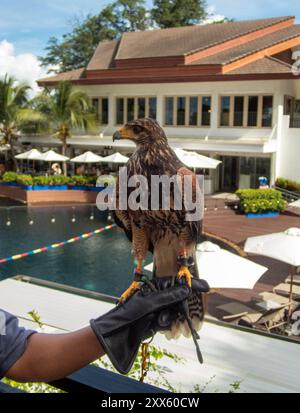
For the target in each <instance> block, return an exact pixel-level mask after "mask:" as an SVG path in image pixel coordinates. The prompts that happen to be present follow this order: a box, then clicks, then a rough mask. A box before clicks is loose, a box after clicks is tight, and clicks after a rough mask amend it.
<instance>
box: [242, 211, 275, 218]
mask: <svg viewBox="0 0 300 413" xmlns="http://www.w3.org/2000/svg"><path fill="white" fill-rule="evenodd" d="M279 215H280V213H279V212H262V213H260V214H247V218H250V219H253V218H274V217H279Z"/></svg>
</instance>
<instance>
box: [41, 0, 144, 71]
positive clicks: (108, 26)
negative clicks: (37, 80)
mask: <svg viewBox="0 0 300 413" xmlns="http://www.w3.org/2000/svg"><path fill="white" fill-rule="evenodd" d="M149 27H150V19H149V16H148V13H147V10H146V8H145V6H144V0H117V1H114V2H113V3H110V4H108V5H107V6H106V7H105V8H104V9H103V10H101V12H100V13H99V14H97V15H95V16H91V15H88V16H87V17H86V18H84V19H83V20H80V19H75V20H74V21H73V24H72V31H71V32H70V33H67V34H66V35H64V36H63V38H62V40H59V39H57V38H56V37H51V38H50V39H49V41H48V44H47V47H46V49H45V50H46V56H45V57H41V58H40V60H41V62H42V64H43V65H44V66H52V67H54V70H52V71H55V72H65V71H68V70H73V69H78V68H81V67H84V66H86V65H87V64H88V63H89V61H90V59H91V57H92V55H93V53H94V51H95V49H96V47H97V45H98V43H99V42H101V41H103V40H113V39H118V38H120V36H121V35H122V33H124V32H127V31H136V30H146V29H147V28H149Z"/></svg>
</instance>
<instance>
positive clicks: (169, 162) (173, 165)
mask: <svg viewBox="0 0 300 413" xmlns="http://www.w3.org/2000/svg"><path fill="white" fill-rule="evenodd" d="M123 139H129V140H130V141H132V142H134V143H135V145H136V149H135V152H134V153H133V155H132V156H131V158H130V159H129V161H128V163H127V165H126V168H127V179H128V180H129V179H130V178H131V177H134V176H143V177H145V178H146V180H147V183H148V195H147V196H148V200H149V202H148V207H149V208H148V209H142V208H138V209H136V208H134V209H130V207H128V208H127V209H121V208H120V207H119V205H120V203H119V198H120V188H119V182H117V185H116V200H117V202H116V205H117V208H116V210H115V211H114V218H115V222H116V224H117V225H118V226H119V227H121V228H122V229H123V230H124V231H125V233H126V235H127V237H128V239H129V240H130V241H131V242H132V251H133V255H134V258H135V265H136V268H135V271H134V279H133V282H132V284H131V285H130V287H129V288H128V289H127V290H126V291H125V292H124V293H123V294H122V296H121V298H120V300H121V301H126V300H127V299H128V298H129V297H130V296H131V295H132V294H133V293H134V291H135V290H137V289H138V288H139V287H140V285H141V284H140V283H141V281H142V277H143V265H144V261H145V258H146V255H147V253H148V251H150V252H152V253H153V262H154V271H153V275H154V277H155V278H164V277H174V276H177V277H178V278H180V279H185V281H186V283H187V284H188V285H189V286H191V280H192V277H197V278H198V274H197V269H196V266H193V265H192V264H193V261H194V255H195V247H196V244H197V243H198V242H200V240H201V236H202V216H201V217H200V218H199V219H196V220H187V213H188V212H192V211H191V210H189V209H190V208H189V204H188V203H187V202H184V200H185V199H184V198H185V191H184V185H185V182H191V193H192V199H193V201H195V199H196V195H197V194H196V191H197V190H198V191H200V188H199V185H198V181H197V178H196V175H195V174H194V173H193V172H191V171H190V170H189V169H187V168H186V167H185V166H184V165H183V164H182V163H181V162H180V160H179V159H178V158H177V156H176V154H175V152H174V151H173V150H172V148H171V147H170V146H169V144H168V140H167V137H166V135H165V133H164V130H163V129H162V128H161V126H160V125H159V124H158V122H157V121H156V120H153V119H150V118H145V119H138V120H134V121H130V122H128V123H127V124H126V125H125V126H123V127H122V128H121V129H119V130H118V131H117V132H116V133H115V134H114V135H113V140H114V141H115V140H123ZM152 176H158V177H162V176H168V177H170V178H171V177H175V180H174V185H170V192H169V195H168V196H169V199H170V208H169V209H164V208H163V198H164V197H165V196H167V195H166V194H165V193H164V191H162V190H160V193H159V195H160V198H159V207H158V208H156V209H153V208H152V209H151V196H153V192H152V190H153V189H154V188H153V181H152V179H151V177H152ZM186 180H187V181H186ZM176 188H177V189H179V191H176ZM135 189H136V188H133V187H131V186H129V185H128V181H127V200H128V198H129V197H130V194H132V192H133V191H134V190H135ZM176 194H177V195H176ZM178 194H179V196H180V197H181V201H182V202H181V204H182V208H181V209H177V208H174V206H175V200H176V196H178ZM191 208H192V207H191ZM188 306H189V308H188V311H189V316H190V319H191V321H192V325H193V328H194V329H195V330H199V329H200V327H201V324H202V321H203V318H204V312H205V303H204V295H203V294H202V293H197V294H195V293H193V294H192V295H191V297H190V298H189V302H188ZM181 334H183V335H184V336H186V337H190V334H191V333H190V328H189V326H188V325H187V323H186V321H183V320H177V321H176V322H175V323H173V326H172V330H171V331H170V332H168V333H167V334H166V335H167V337H168V338H176V337H179V336H180V335H181Z"/></svg>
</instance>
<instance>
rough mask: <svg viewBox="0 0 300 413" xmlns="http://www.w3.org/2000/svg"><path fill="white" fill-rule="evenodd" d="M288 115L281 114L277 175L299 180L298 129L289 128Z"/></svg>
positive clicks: (299, 153) (299, 152)
mask: <svg viewBox="0 0 300 413" xmlns="http://www.w3.org/2000/svg"><path fill="white" fill-rule="evenodd" d="M289 121H290V117H289V116H283V122H282V123H283V128H282V129H283V132H282V140H281V150H280V165H279V168H278V174H277V176H280V177H283V178H288V179H292V180H295V181H298V182H300V129H297V128H296V129H293V128H289Z"/></svg>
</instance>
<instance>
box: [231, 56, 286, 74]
mask: <svg viewBox="0 0 300 413" xmlns="http://www.w3.org/2000/svg"><path fill="white" fill-rule="evenodd" d="M270 73H291V66H290V65H289V64H287V63H284V62H281V61H280V60H277V59H274V58H273V57H264V58H263V59H259V60H256V61H255V62H253V63H249V64H247V65H244V66H241V67H239V68H238V69H235V70H232V71H230V72H227V73H226V74H228V75H248V74H270Z"/></svg>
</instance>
